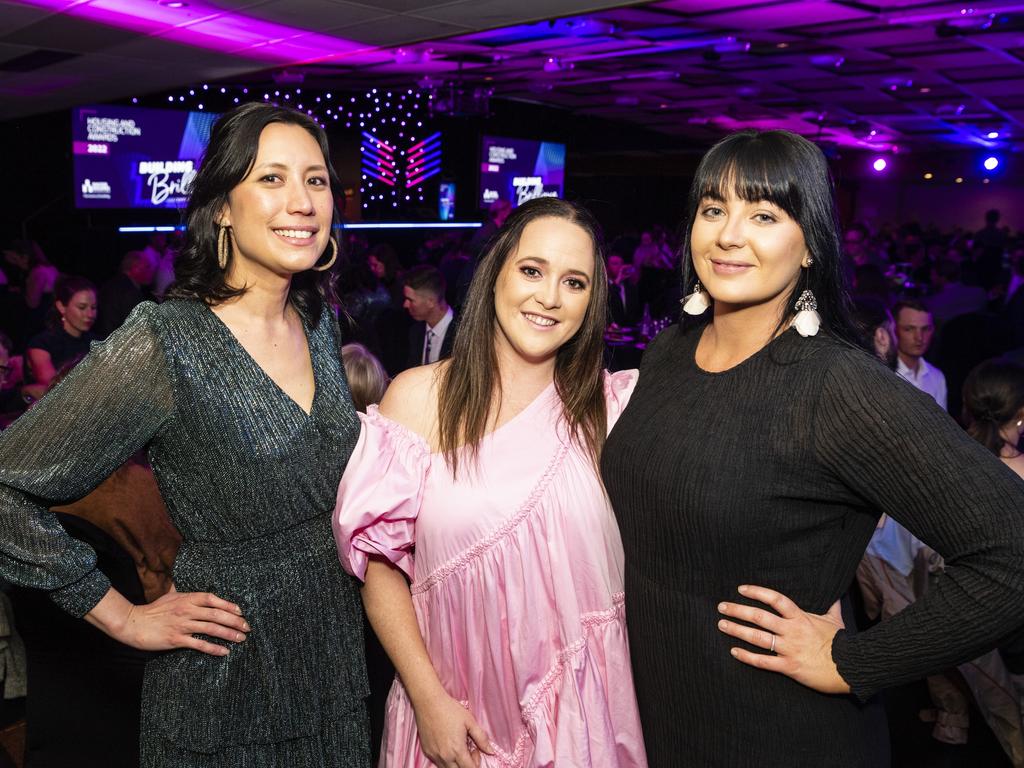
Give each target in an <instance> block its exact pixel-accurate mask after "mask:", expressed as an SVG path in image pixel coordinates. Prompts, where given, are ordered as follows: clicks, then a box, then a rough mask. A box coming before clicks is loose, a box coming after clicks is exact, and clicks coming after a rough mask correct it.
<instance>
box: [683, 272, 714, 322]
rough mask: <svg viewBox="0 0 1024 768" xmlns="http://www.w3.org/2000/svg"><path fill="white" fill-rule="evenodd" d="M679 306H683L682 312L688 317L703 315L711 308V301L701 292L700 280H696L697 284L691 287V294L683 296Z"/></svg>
mask: <svg viewBox="0 0 1024 768" xmlns="http://www.w3.org/2000/svg"><path fill="white" fill-rule="evenodd" d="M680 304H682V305H683V312H685V313H686V314H688V315H703V314H704V313H705V312H707V311H708V307H710V306H711V299H709V298H708V295H707V293H706V292H704V291H703V290H701V287H700V280H698V281H697V284H696V285H694V286H693V293H691V294H690V295H689V296H684V297H683V300H682V301H681V302H680Z"/></svg>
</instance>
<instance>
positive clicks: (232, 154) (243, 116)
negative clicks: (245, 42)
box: [167, 103, 341, 327]
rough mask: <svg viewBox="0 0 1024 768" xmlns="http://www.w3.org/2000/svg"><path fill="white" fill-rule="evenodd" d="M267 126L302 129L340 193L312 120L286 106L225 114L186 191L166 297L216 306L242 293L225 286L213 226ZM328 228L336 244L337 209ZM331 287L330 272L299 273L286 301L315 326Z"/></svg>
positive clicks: (256, 105) (249, 166)
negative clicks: (182, 238)
mask: <svg viewBox="0 0 1024 768" xmlns="http://www.w3.org/2000/svg"><path fill="white" fill-rule="evenodd" d="M271 123H285V124H287V125H297V126H299V127H300V128H303V129H305V130H306V131H307V132H308V133H309V135H310V136H312V137H313V138H314V139H315V140H316V143H317V144H318V145H319V146H320V151H321V152H323V155H324V163H325V164H326V165H327V173H328V175H329V177H330V183H331V191H332V193H335V192H337V190H338V189H340V184H339V182H338V177H337V174H336V173H335V172H334V168H333V167H332V166H331V154H330V149H329V148H328V146H327V134H326V133H324V131H323V129H322V128H321V127H320V126H319V125H317V123H316V122H315V121H314V120H313V119H312V118H311V117H309V116H307V115H304V114H302V113H301V112H296V111H295V110H293V109H288V108H287V107H278V106H274V105H272V104H259V103H250V104H242V105H241V106H239V107H235V108H234V109H232V110H231V111H230V112H225V113H224V114H223V115H221V116H220V118H218V119H217V122H216V123H214V125H213V130H212V132H211V134H210V143H209V145H208V146H207V148H206V153H205V154H204V155H203V162H202V165H201V166H200V168H199V171H198V173H196V176H195V178H194V179H193V180H192V184H191V187H190V189H189V198H188V207H187V208H186V210H185V223H186V225H187V229H186V231H185V242H184V246H183V247H182V250H181V252H180V253H178V255H177V257H176V258H175V261H174V272H175V275H176V280H175V282H174V284H173V285H171V287H170V288H169V289H168V291H167V297H168V298H175V299H198V300H199V301H202V302H205V303H206V304H209V305H214V304H220V303H221V302H224V301H227V300H228V299H231V298H234V297H236V296H240V295H242V294H243V293H244V292H245V289H244V288H232V287H231V286H229V285H228V284H227V282H226V280H225V272H224V270H222V269H221V268H220V266H219V265H218V264H217V234H218V232H219V231H220V227H219V226H218V224H217V221H218V219H219V218H220V213H221V211H222V210H223V208H224V205H225V203H227V199H228V193H229V192H231V190H232V189H234V188H235V187H236V186H238V184H239V183H241V182H242V180H243V179H245V177H246V176H248V175H249V171H250V170H252V166H253V163H254V162H255V161H256V152H257V150H258V149H259V142H260V135H261V134H262V133H263V129H264V128H266V127H267V126H268V125H270V124H271ZM331 224H332V230H331V231H332V236H333V237H335V238H336V241H337V242H339V243H340V242H341V240H340V238H337V236H336V234H334V233H337V232H338V230H337V225H338V224H339V217H338V211H337V209H335V211H334V216H333V218H332V221H331ZM334 282H335V277H334V270H333V269H331V270H326V271H323V272H318V271H315V270H307V271H305V272H300V273H299V274H297V275H295V276H294V277H293V278H292V283H291V288H290V290H289V295H288V300H289V301H290V302H291V303H292V305H293V306H294V307H295V308H296V309H298V310H299V311H300V312H302V313H303V314H304V315H305V316H306V317H307V318H308V319H309V321H310V323H311V324H312V325H313V326H314V327H315V326H316V325H317V323H319V321H320V315H321V313H322V312H323V308H324V305H325V304H327V305H330V304H333V303H336V302H337V299H336V297H335V293H334Z"/></svg>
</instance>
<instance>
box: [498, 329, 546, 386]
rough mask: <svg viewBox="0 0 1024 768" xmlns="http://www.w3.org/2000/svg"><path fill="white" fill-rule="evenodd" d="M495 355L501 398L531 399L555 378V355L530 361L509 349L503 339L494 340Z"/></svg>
mask: <svg viewBox="0 0 1024 768" xmlns="http://www.w3.org/2000/svg"><path fill="white" fill-rule="evenodd" d="M494 351H495V355H496V357H497V358H498V380H499V381H500V383H501V392H502V396H503V398H509V397H510V396H511V398H512V399H514V400H515V399H520V397H519V396H517V393H522V397H529V398H531V399H532V397H533V395H535V394H537V393H538V392H540V391H541V390H543V389H544V388H545V387H547V385H548V384H550V383H551V381H552V379H554V377H555V355H551V356H550V357H548V358H545V359H543V360H536V361H531V360H527V359H524V358H523V357H522V356H521V355H519V354H518V353H516V352H515V350H513V349H511V348H510V347H509V345H508V343H507V342H505V341H504V339H498V340H496V344H495V350H494Z"/></svg>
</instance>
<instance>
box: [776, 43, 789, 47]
mask: <svg viewBox="0 0 1024 768" xmlns="http://www.w3.org/2000/svg"><path fill="white" fill-rule="evenodd" d="M775 47H776V48H789V43H776V44H775Z"/></svg>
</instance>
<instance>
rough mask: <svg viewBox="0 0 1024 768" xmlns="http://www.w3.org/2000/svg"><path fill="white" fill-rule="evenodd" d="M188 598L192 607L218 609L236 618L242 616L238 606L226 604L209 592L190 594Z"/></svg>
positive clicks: (226, 602) (225, 601)
mask: <svg viewBox="0 0 1024 768" xmlns="http://www.w3.org/2000/svg"><path fill="white" fill-rule="evenodd" d="M189 596H190V597H191V598H192V604H193V605H202V606H206V607H207V608H220V609H221V610H222V611H228V612H229V613H233V614H235V615H236V616H241V615H242V609H241V608H240V607H239V606H237V605H235V604H234V603H231V602H228V601H227V600H224V599H223V598H220V597H217V596H216V595H214V594H211V593H210V592H192V593H191V594H190V595H189Z"/></svg>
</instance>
